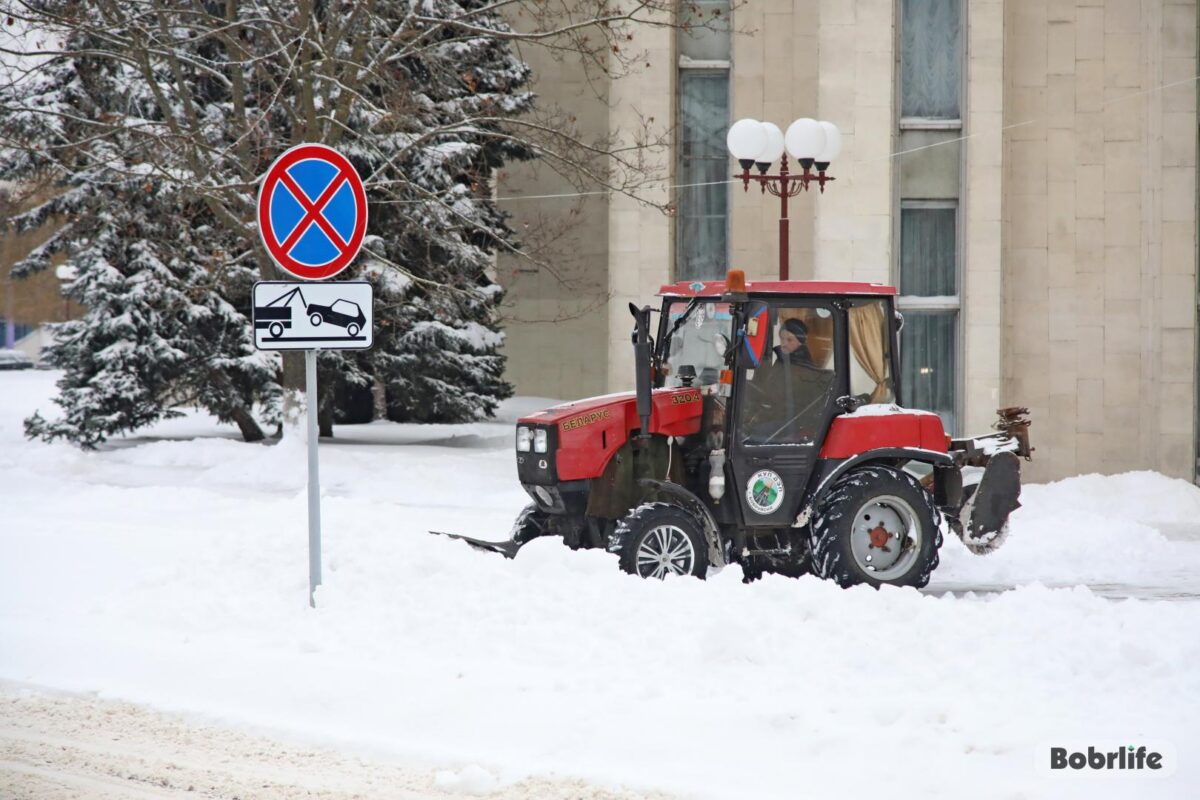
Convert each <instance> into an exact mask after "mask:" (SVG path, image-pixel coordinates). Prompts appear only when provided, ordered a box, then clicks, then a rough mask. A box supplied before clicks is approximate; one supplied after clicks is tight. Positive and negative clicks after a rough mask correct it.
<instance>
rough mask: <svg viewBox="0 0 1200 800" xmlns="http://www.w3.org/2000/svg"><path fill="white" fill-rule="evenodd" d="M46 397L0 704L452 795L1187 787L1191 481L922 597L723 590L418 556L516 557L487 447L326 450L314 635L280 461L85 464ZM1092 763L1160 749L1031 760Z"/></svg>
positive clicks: (571, 568) (342, 436) (192, 453)
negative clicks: (559, 782) (165, 733)
mask: <svg viewBox="0 0 1200 800" xmlns="http://www.w3.org/2000/svg"><path fill="white" fill-rule="evenodd" d="M53 378H54V374H53V373H44V372H25V373H0V679H7V680H12V681H20V682H27V683H31V684H37V685H43V686H48V687H55V688H58V689H64V690H68V691H86V692H98V693H99V694H100V695H101V696H103V697H108V698H119V699H123V700H128V701H132V702H136V703H142V704H147V705H151V706H154V707H158V708H162V709H166V710H171V711H177V712H184V713H189V714H195V715H197V716H199V717H201V718H203V719H204V720H206V721H209V722H216V723H220V724H228V725H234V726H238V727H242V728H249V729H257V730H260V731H266V732H278V733H283V734H286V735H287V736H289V737H295V738H297V739H300V740H305V741H311V742H313V743H316V744H320V745H327V746H335V747H340V748H344V749H347V750H349V751H352V752H362V753H372V754H377V755H378V754H386V755H388V756H390V757H394V758H399V759H411V760H412V761H414V762H420V763H424V764H436V765H440V766H441V767H442V768H444V769H445V770H447V773H446V775H447V777H446V778H445V780H444V781H443V783H444V785H445V786H447V788H450V787H452V786H454V785H455V782H456V780H458V777H457V776H464V777H462V779H461V781H459V784H458V789H460V790H461V789H462V788H463V786H465V785H468V784H469V785H471V786H480V787H482V788H483V789H486V788H487V787H488V785H490V784H489V781H494V782H495V785H504V784H506V783H510V782H513V781H516V780H519V779H520V778H522V777H525V776H531V775H533V776H545V775H557V776H564V777H580V778H585V779H588V780H591V781H596V782H602V783H605V784H609V785H625V786H628V787H633V788H651V789H661V790H665V791H668V792H673V793H677V794H680V795H684V796H692V797H702V798H743V797H755V798H771V797H780V798H783V797H788V798H792V797H800V796H810V795H811V796H814V797H820V796H830V795H833V794H835V793H836V794H837V795H839V796H866V795H868V794H873V795H877V796H887V797H955V798H958V797H964V796H970V797H1006V798H1007V797H1042V796H1053V797H1071V796H1079V797H1085V796H1086V797H1128V796H1130V795H1132V794H1135V793H1137V794H1142V795H1145V796H1153V797H1156V798H1157V797H1179V798H1184V797H1195V796H1197V794H1198V793H1200V764H1197V758H1198V755H1200V724H1197V719H1198V718H1200V603H1197V602H1193V601H1194V600H1195V599H1196V596H1197V595H1200V589H1198V588H1197V586H1198V585H1200V582H1198V578H1197V576H1200V535H1198V531H1200V490H1198V489H1197V488H1196V487H1194V486H1191V485H1190V484H1188V483H1185V482H1181V481H1172V480H1168V479H1166V478H1163V477H1161V476H1156V475H1153V474H1150V473H1135V474H1129V475H1120V476H1113V477H1100V476H1087V477H1083V478H1076V479H1071V480H1068V481H1062V482H1060V483H1057V484H1051V485H1046V486H1030V487H1027V488H1026V491H1025V495H1024V502H1025V507H1024V508H1023V509H1021V510H1020V511H1019V512H1017V514H1016V515H1015V516H1014V518H1013V530H1012V534H1011V537H1010V539H1009V541H1008V543H1007V544H1006V545H1005V546H1004V548H1003V549H1002V550H1000V551H999V552H997V553H995V554H993V555H991V556H988V557H986V558H978V557H974V556H971V555H970V554H969V553H967V552H966V551H965V549H963V548H962V547H961V546H960V545H959V544H958V543H957V541H953V540H951V541H948V542H947V543H946V545H945V546H944V547H943V550H942V566H941V567H940V568H939V569H938V571H937V572H935V574H934V583H933V584H931V586H930V588H929V590H927V591H926V592H917V591H914V590H909V589H903V590H901V589H892V588H888V589H884V590H882V591H878V592H877V591H873V590H871V589H867V588H856V589H853V590H849V591H843V590H840V589H838V588H837V587H835V586H833V585H831V584H828V583H823V582H821V581H818V580H815V579H811V578H806V579H802V580H788V579H784V578H773V577H768V578H767V579H766V580H763V581H760V582H757V583H754V584H750V585H744V584H742V583H741V580H740V578H741V575H740V570H739V569H737V568H736V567H734V568H731V569H727V570H725V571H723V572H722V573H720V574H718V575H715V576H712V577H710V579H709V580H708V581H705V582H701V581H695V580H671V581H666V582H662V583H659V582H644V581H641V580H639V579H636V578H632V577H630V576H626V575H624V574H622V573H620V572H618V571H617V569H616V564H615V559H614V557H613V556H611V555H609V554H605V553H598V552H572V551H569V550H567V549H566V548H564V547H562V546H561V545H559V544H558V543H556V542H554V541H535V542H534V543H533V544H531V545H529V546H528V547H526V548H525V549H524V550H523V551H522V553H521V555H520V556H519V557H518V558H517V559H516V560H514V561H507V560H504V559H502V558H499V557H497V556H494V555H490V554H485V553H479V552H476V551H473V550H471V549H469V548H467V547H465V546H464V545H462V544H461V543H459V542H454V541H451V540H447V539H443V538H440V537H432V536H429V535H427V534H426V533H425V531H426V530H428V529H439V530H449V531H461V532H464V533H470V534H473V535H478V536H483V537H488V538H490V537H500V536H502V535H503V534H504V533H505V532H506V531H507V529H508V527H509V525H510V523H511V520H512V517H513V516H514V515H515V514H516V512H517V511H518V510H519V509H520V508H521V506H522V505H523V504H524V502H525V499H524V495H523V493H522V491H521V489H520V487H519V485H518V484H517V483H516V476H515V468H514V464H513V457H512V453H511V450H510V448H511V424H510V422H508V421H503V420H502V421H498V422H489V423H477V424H471V425H457V426H417V425H411V426H401V425H392V424H374V425H369V426H355V427H341V428H339V429H338V430H337V437H336V439H335V440H334V441H331V442H326V443H322V445H321V476H322V484H323V487H324V490H325V491H324V501H323V511H324V539H325V556H326V559H325V585H324V586H323V587H322V588H321V590H320V592H319V595H318V608H317V609H315V610H312V609H309V608H308V607H307V604H306V603H307V597H306V577H307V573H306V564H307V555H306V550H305V546H306V544H305V543H306V536H307V533H306V525H305V499H304V493H303V486H304V458H303V453H302V451H300V450H298V449H297V447H296V446H295V445H294V444H289V443H285V444H282V445H278V446H263V445H245V444H242V443H241V442H239V441H238V440H237V437H236V434H235V431H234V429H233V428H222V427H220V426H217V425H215V424H214V423H213V422H212V421H211V420H208V419H206V418H204V417H202V416H199V415H191V416H189V417H186V418H184V419H181V420H175V421H171V422H169V423H165V424H162V425H160V426H157V427H156V428H155V429H154V430H153V431H151V432H150V433H149V434H148V435H144V436H141V437H133V438H130V439H127V440H123V441H120V442H117V443H114V445H113V446H111V447H109V448H107V449H105V450H103V451H101V452H95V453H83V452H80V451H78V450H76V449H74V448H71V447H70V446H67V445H52V446H51V445H45V444H41V443H33V442H27V441H25V440H24V439H23V438H22V435H21V419H22V418H23V417H24V416H25V415H26V414H28V413H29V412H30V411H32V410H33V409H34V408H42V409H46V408H47V407H48V406H49V403H48V402H47V398H48V397H49V395H50V394H51V393H52V385H51V383H52V380H53ZM528 404H529V403H528V402H526V403H525V406H526V407H527V406H528ZM521 405H522V404H521V403H513V404H510V405H509V406H508V407H507V408H506V409H505V414H506V415H507V419H511V418H512V416H513V415H514V414H515V413H516V412H517V410H518V409H519V407H521ZM1035 430H1036V429H1035ZM397 445H402V446H397ZM1089 586H1090V587H1091V588H1089ZM1008 587H1016V588H1013V589H1010V590H1005V589H1007V588H1008ZM1054 587H1063V588H1054ZM973 589H974V590H977V591H972V590H973ZM1123 595H1132V596H1133V597H1134V598H1135V599H1112V598H1114V597H1121V596H1123ZM1113 740H1120V741H1126V742H1128V743H1130V744H1138V743H1140V742H1151V741H1153V742H1166V743H1168V744H1170V745H1171V746H1173V747H1174V749H1175V751H1176V752H1177V753H1178V758H1179V763H1178V768H1177V770H1176V771H1175V772H1174V774H1173V775H1171V776H1169V777H1164V776H1160V775H1158V774H1153V773H1145V772H1143V773H1137V774H1110V775H1103V776H1086V775H1079V774H1074V773H1070V772H1068V774H1060V775H1054V776H1048V775H1045V774H1043V773H1042V772H1041V771H1039V769H1038V768H1037V762H1038V760H1044V759H1045V758H1046V757H1047V748H1048V747H1049V746H1050V745H1051V744H1053V743H1055V742H1070V743H1073V744H1077V743H1080V742H1082V743H1084V744H1086V743H1089V742H1094V743H1096V744H1097V745H1100V744H1106V743H1110V742H1112V741H1113ZM481 775H482V776H485V777H486V779H484V780H481V779H480V776H481Z"/></svg>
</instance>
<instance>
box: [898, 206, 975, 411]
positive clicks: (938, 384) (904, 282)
mask: <svg viewBox="0 0 1200 800" xmlns="http://www.w3.org/2000/svg"><path fill="white" fill-rule="evenodd" d="M957 233H958V209H957V208H956V206H955V204H954V203H953V202H951V201H924V202H922V201H912V200H910V201H905V202H904V203H903V204H902V205H901V207H900V298H899V300H898V305H899V307H900V309H901V313H903V314H904V328H903V330H901V331H900V360H901V364H902V366H901V370H900V381H901V386H903V387H904V401H905V403H907V404H908V405H909V407H911V408H921V409H925V410H926V411H933V412H935V413H937V414H938V415H940V416H941V418H942V422H943V424H944V425H945V426H946V430H949V431H954V430H956V424H957V421H958V414H957V402H956V399H957V395H958V392H957V391H956V389H957V385H958V380H957V374H958V373H957V367H958V364H957V360H958V359H957V356H958V347H957V344H958V316H959V307H960V301H959V294H958V255H957V253H958V243H957V239H958V235H957Z"/></svg>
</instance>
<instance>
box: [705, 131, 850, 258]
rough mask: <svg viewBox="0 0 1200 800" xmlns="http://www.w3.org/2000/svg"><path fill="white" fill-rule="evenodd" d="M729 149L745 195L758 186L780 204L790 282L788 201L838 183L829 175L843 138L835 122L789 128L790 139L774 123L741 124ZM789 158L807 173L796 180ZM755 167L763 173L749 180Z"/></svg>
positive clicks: (782, 244)
mask: <svg viewBox="0 0 1200 800" xmlns="http://www.w3.org/2000/svg"><path fill="white" fill-rule="evenodd" d="M725 143H726V145H727V146H728V147H729V153H730V155H732V156H733V157H734V158H736V159H737V162H738V164H739V165H741V167H742V173H741V174H740V175H734V176H733V177H735V178H741V179H742V190H743V191H749V190H750V181H752V180H753V181H758V185H759V188H760V191H762V192H764V193H766V192H770V193H771V194H773V195H775V196H776V197H778V198H779V204H780V212H779V280H781V281H786V280H787V279H788V198H789V197H795V196H796V195H798V194H800V192H803V191H807V190H808V185H809V184H810V183H816V184H817V187H818V188H819V189H820V191H821V192H822V193H824V192H825V184H826V183H828V182H829V181H832V180H834V178H833V176H832V175H826V174H825V171H826V170H828V169H829V163H830V162H831V161H833V159H835V158H837V156H838V153H840V152H841V150H842V135H841V133H840V132H839V131H838V129H837V126H836V125H834V124H833V123H832V122H824V121H822V122H818V121H817V120H815V119H809V118H807V117H805V118H803V119H798V120H796V121H795V122H793V123H792V124H791V125H789V126H788V129H787V133H786V134H785V133H783V132H782V131H780V130H779V126H778V125H775V124H773V123H770V122H759V121H758V120H756V119H740V120H738V121H737V122H735V123H733V125H732V126H730V128H729V134H728V135H727V136H726V137H725ZM785 151H786V154H785ZM787 154H790V155H791V156H792V158H794V159H796V160H797V161H798V162H799V163H800V167H801V168H802V169H803V170H804V171H803V172H802V173H800V174H799V175H792V174H790V173H789V172H788V166H787ZM776 159H779V173H778V174H776V175H769V174H768V173H767V171H768V170H769V169H771V165H772V164H773V163H775V160H776ZM751 167H755V168H757V169H758V174H757V175H751V174H750V168H751ZM814 167H815V168H816V172H815V173H814V172H813V168H814Z"/></svg>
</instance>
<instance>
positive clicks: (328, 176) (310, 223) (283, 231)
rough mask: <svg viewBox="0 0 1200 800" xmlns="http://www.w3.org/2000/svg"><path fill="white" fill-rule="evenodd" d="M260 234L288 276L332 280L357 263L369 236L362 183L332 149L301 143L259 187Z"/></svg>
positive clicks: (275, 166)
mask: <svg viewBox="0 0 1200 800" xmlns="http://www.w3.org/2000/svg"><path fill="white" fill-rule="evenodd" d="M258 231H259V234H260V235H261V236H262V240H263V244H264V245H266V248H267V252H268V253H270V254H271V258H273V259H275V263H277V264H278V265H279V266H280V267H281V268H282V269H284V270H285V271H287V272H288V273H290V274H292V275H295V276H296V277H297V278H303V279H305V280H321V279H324V278H331V277H333V276H334V275H336V274H338V273H339V272H341V271H342V270H343V269H345V268H346V267H347V266H348V265H349V264H350V262H351V261H353V260H354V257H355V256H356V255H358V251H359V250H360V249H362V243H363V239H364V238H365V237H366V234H367V193H366V190H365V189H364V188H363V183H362V179H361V178H360V177H359V176H358V172H357V171H356V170H355V169H354V166H353V165H352V164H351V163H350V161H349V160H348V159H347V158H346V157H345V156H343V155H342V154H341V153H339V152H338V151H336V150H334V149H333V148H332V147H327V146H325V145H323V144H301V145H296V146H295V147H293V148H291V149H290V150H288V151H287V152H285V153H284V154H283V155H281V156H280V157H279V158H277V159H275V163H273V164H272V165H271V168H270V169H268V170H267V174H266V177H264V178H263V182H262V185H261V186H260V187H259V191H258Z"/></svg>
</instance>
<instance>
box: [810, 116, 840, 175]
mask: <svg viewBox="0 0 1200 800" xmlns="http://www.w3.org/2000/svg"><path fill="white" fill-rule="evenodd" d="M819 124H820V126H821V130H823V131H825V148H824V149H823V150H822V151H821V152H819V153H817V155H816V161H817V163H818V164H828V163H829V162H830V161H833V160H834V159H835V158H837V157H838V154H839V153H841V152H842V132H841V131H839V130H838V126H837V125H834V124H833V123H832V122H826V121H825V120H821V122H820V123H819Z"/></svg>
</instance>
